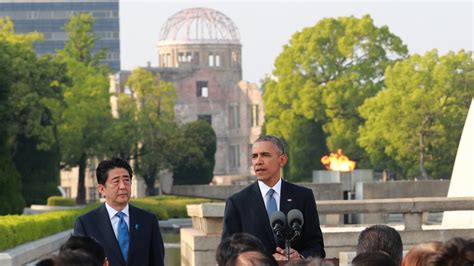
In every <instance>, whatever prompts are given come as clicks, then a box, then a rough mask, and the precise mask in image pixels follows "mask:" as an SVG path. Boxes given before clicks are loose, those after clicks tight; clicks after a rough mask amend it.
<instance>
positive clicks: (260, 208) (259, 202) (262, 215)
mask: <svg viewBox="0 0 474 266" xmlns="http://www.w3.org/2000/svg"><path fill="white" fill-rule="evenodd" d="M252 190H253V200H252V201H253V202H255V203H256V212H255V215H256V218H257V221H261V222H259V223H260V225H261V226H262V227H263V228H264V235H265V237H266V238H267V239H268V241H270V242H271V243H274V244H275V245H276V243H275V239H274V237H273V232H272V228H271V226H270V218H269V217H268V214H267V209H266V208H265V201H264V199H263V198H262V192H261V191H260V188H259V187H258V181H255V183H254V184H253V187H252Z"/></svg>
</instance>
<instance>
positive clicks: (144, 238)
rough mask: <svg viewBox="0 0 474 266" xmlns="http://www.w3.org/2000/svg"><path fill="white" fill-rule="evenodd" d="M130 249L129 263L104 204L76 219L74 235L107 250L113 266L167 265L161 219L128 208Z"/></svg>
mask: <svg viewBox="0 0 474 266" xmlns="http://www.w3.org/2000/svg"><path fill="white" fill-rule="evenodd" d="M129 215H130V245H129V251H128V263H127V264H126V263H125V259H124V258H123V256H122V252H121V251H120V246H119V243H118V241H117V238H116V237H115V234H114V230H113V228H112V224H111V223H110V219H109V214H108V213H107V208H106V207H105V204H102V205H101V206H100V207H99V208H97V209H94V210H92V211H90V212H88V213H86V214H84V215H82V216H80V217H78V218H77V219H76V224H75V225H74V233H75V234H79V235H87V236H93V237H94V238H95V239H97V240H98V241H99V242H100V243H101V244H102V246H103V247H104V249H105V255H106V256H107V259H108V261H109V265H110V266H125V265H136V266H146V265H164V254H165V250H164V245H163V239H162V238H161V233H160V228H159V225H158V219H157V218H156V216H155V215H154V214H152V213H149V212H147V211H144V210H142V209H139V208H136V207H134V206H132V205H130V204H129Z"/></svg>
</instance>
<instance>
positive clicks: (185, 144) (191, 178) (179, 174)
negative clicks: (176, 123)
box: [171, 120, 217, 185]
mask: <svg viewBox="0 0 474 266" xmlns="http://www.w3.org/2000/svg"><path fill="white" fill-rule="evenodd" d="M216 145H217V144H216V133H215V132H214V130H213V129H212V126H211V125H209V123H208V122H206V121H202V120H198V121H194V122H191V123H187V124H185V125H183V126H182V127H181V129H180V138H178V139H177V140H176V142H175V143H174V145H173V147H174V149H173V151H174V152H173V155H172V156H173V157H172V158H171V160H172V164H173V179H174V184H177V185H193V184H209V182H211V181H212V178H213V176H214V175H213V171H214V165H215V153H216Z"/></svg>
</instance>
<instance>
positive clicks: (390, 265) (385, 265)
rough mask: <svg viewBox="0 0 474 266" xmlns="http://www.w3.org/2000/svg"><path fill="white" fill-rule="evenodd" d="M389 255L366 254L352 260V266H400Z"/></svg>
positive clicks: (378, 252) (380, 253)
mask: <svg viewBox="0 0 474 266" xmlns="http://www.w3.org/2000/svg"><path fill="white" fill-rule="evenodd" d="M398 265H399V264H395V261H394V260H393V258H392V257H390V256H389V255H388V254H387V253H385V252H383V251H375V252H364V253H360V254H358V255H357V256H356V257H355V258H354V259H353V260H352V266H398Z"/></svg>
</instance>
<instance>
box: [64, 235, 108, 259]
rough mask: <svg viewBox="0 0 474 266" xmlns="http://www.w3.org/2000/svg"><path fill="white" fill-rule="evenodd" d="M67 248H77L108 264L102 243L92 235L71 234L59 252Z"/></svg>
mask: <svg viewBox="0 0 474 266" xmlns="http://www.w3.org/2000/svg"><path fill="white" fill-rule="evenodd" d="M68 250H73V251H74V250H79V251H82V252H84V253H86V254H89V255H90V256H92V257H93V258H96V259H97V260H98V261H99V262H102V263H103V264H104V265H108V264H107V261H106V258H105V250H104V248H103V247H102V245H101V244H100V243H99V242H98V241H97V240H96V239H95V238H93V237H92V236H83V235H72V236H71V237H69V239H68V240H67V241H66V243H64V244H63V245H62V246H61V247H60V249H59V254H61V253H64V252H65V251H68Z"/></svg>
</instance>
